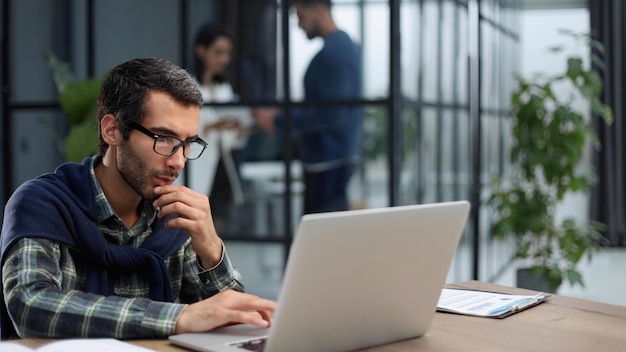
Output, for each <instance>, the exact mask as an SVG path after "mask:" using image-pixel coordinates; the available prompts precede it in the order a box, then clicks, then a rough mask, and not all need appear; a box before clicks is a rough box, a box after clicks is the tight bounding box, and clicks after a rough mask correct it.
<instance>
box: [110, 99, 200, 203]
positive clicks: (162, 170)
mask: <svg viewBox="0 0 626 352" xmlns="http://www.w3.org/2000/svg"><path fill="white" fill-rule="evenodd" d="M145 109H146V115H145V117H144V118H143V120H141V121H140V122H139V123H140V124H141V125H142V126H143V127H145V128H146V129H148V130H149V131H150V132H153V133H156V134H160V135H167V136H174V137H177V138H179V139H181V140H189V139H193V138H195V137H196V136H197V132H198V123H199V119H200V112H199V109H198V107H197V106H189V107H186V106H184V105H181V104H180V103H178V102H176V101H175V100H174V99H172V98H171V97H170V96H169V95H168V94H166V93H163V92H154V91H153V92H150V93H148V97H147V98H146V102H145ZM153 146H154V139H152V138H150V137H149V136H147V135H145V134H143V133H141V132H139V131H136V130H131V133H130V137H129V139H128V140H127V141H125V142H123V143H122V144H121V145H119V147H118V153H117V167H118V170H119V173H120V175H121V176H122V178H124V180H126V182H127V183H128V184H129V185H130V186H131V188H132V189H133V190H135V192H137V194H139V195H140V196H141V197H142V198H144V199H149V200H154V199H156V198H157V196H156V195H155V193H154V188H155V187H156V186H162V185H167V184H171V183H172V182H174V180H175V179H176V178H177V177H178V175H179V174H180V171H181V170H182V169H183V168H184V167H185V162H186V161H187V159H185V157H184V156H183V147H182V146H181V147H180V148H178V150H177V151H176V152H175V153H174V154H173V155H170V156H163V155H159V154H157V153H156V152H155V151H154V149H153Z"/></svg>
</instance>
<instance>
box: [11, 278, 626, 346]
mask: <svg viewBox="0 0 626 352" xmlns="http://www.w3.org/2000/svg"><path fill="white" fill-rule="evenodd" d="M448 287H451V288H454V287H456V288H469V289H478V290H485V291H494V292H503V293H517V294H532V293H533V291H529V290H524V289H518V288H512V287H505V286H499V285H495V284H490V283H485V282H479V281H468V282H463V283H458V284H452V285H448ZM130 342H131V343H133V344H136V345H140V346H144V347H147V348H151V349H154V350H156V351H162V352H181V351H188V350H186V349H183V348H178V347H176V346H174V345H171V344H170V343H169V342H168V341H167V340H152V341H150V340H137V341H130ZM22 343H23V344H25V345H28V346H31V347H37V346H40V345H42V344H43V343H45V340H22ZM624 350H626V307H625V306H617V305H610V304H604V303H598V302H592V301H587V300H581V299H576V298H568V297H564V296H559V295H553V296H552V297H551V298H550V300H549V301H548V302H546V303H542V304H540V305H539V306H537V307H534V308H531V309H528V310H526V311H523V312H520V313H517V314H514V315H511V316H509V317H507V318H504V319H490V318H478V317H469V316H462V315H456V314H447V313H436V314H435V317H434V319H433V323H432V325H431V327H430V330H429V331H428V332H427V333H426V334H425V335H424V336H422V337H420V338H415V339H410V340H405V341H400V342H396V343H391V344H388V345H384V346H379V347H374V348H369V349H366V350H364V351H368V352H403V351H529V352H530V351H532V352H536V351H568V352H569V351H585V352H586V351H603V352H605V351H624Z"/></svg>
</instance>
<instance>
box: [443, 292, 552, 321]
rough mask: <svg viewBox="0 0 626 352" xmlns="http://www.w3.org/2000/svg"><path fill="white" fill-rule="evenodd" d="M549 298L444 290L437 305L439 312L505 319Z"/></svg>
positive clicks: (540, 294) (541, 294)
mask: <svg viewBox="0 0 626 352" xmlns="http://www.w3.org/2000/svg"><path fill="white" fill-rule="evenodd" d="M547 298H548V296H547V295H545V294H544V293H543V292H541V293H538V294H536V295H534V296H524V295H509V294H505V293H494V292H483V291H474V290H460V289H447V288H444V289H443V290H442V291H441V296H440V297H439V302H438V303H437V311H439V312H447V313H457V314H464V315H473V316H477V317H491V318H504V317H506V316H509V315H511V314H514V313H517V312H519V311H522V310H524V309H527V308H530V307H533V306H536V305H537V304H539V303H541V302H544V301H546V300H547Z"/></svg>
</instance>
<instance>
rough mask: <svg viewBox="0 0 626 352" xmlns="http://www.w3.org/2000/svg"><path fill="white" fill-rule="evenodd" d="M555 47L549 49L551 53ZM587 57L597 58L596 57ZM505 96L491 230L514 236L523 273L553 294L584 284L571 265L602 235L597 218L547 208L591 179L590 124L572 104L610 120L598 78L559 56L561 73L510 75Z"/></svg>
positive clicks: (578, 59) (592, 136) (580, 62)
mask: <svg viewBox="0 0 626 352" xmlns="http://www.w3.org/2000/svg"><path fill="white" fill-rule="evenodd" d="M566 34H570V35H574V36H576V39H582V40H586V41H588V43H589V44H591V45H592V47H594V48H596V49H597V50H598V51H599V52H600V53H602V52H603V51H602V47H601V45H600V44H599V43H597V42H595V41H593V40H591V38H590V37H589V36H588V35H575V34H572V33H566ZM553 51H556V50H553ZM592 60H593V61H594V62H596V63H600V62H601V60H599V58H598V57H595V56H594V57H593V58H592ZM516 80H517V83H518V85H517V90H516V91H515V92H513V94H512V101H511V105H512V116H513V120H512V129H511V136H512V147H511V150H510V162H511V164H512V165H513V167H514V168H515V173H514V174H513V175H511V177H510V178H507V179H500V178H496V179H495V180H494V183H493V186H494V190H493V193H492V196H491V198H490V203H491V204H492V205H494V210H495V215H496V221H495V224H494V227H493V234H494V235H495V236H497V237H500V238H504V237H506V236H508V235H513V236H514V237H515V239H516V245H517V247H516V253H515V255H516V258H521V259H530V260H531V261H532V263H533V264H532V267H531V271H532V272H533V273H534V274H537V275H540V276H541V277H543V278H544V279H545V280H546V281H547V283H548V285H549V286H550V288H551V289H552V290H554V291H556V290H557V289H558V287H560V286H561V284H562V283H563V280H564V279H567V280H568V281H569V282H570V284H572V285H575V284H580V285H581V286H584V282H583V278H582V275H581V274H580V272H579V271H578V270H577V268H576V267H577V264H578V263H579V261H580V260H581V259H582V258H583V257H584V256H585V255H587V256H588V258H591V254H592V252H594V251H596V250H597V249H598V247H599V243H600V242H601V240H602V236H601V231H603V229H604V226H603V225H602V224H599V223H597V222H590V223H589V224H577V222H576V221H575V220H574V219H571V218H567V219H564V220H563V221H562V222H561V223H556V221H555V219H554V217H555V208H556V206H557V204H558V203H559V202H561V201H562V200H563V198H564V196H565V195H566V194H567V193H573V192H580V191H587V190H588V189H589V187H590V186H591V185H593V184H594V183H595V182H596V175H595V172H594V170H593V168H592V167H590V166H584V165H582V163H581V162H582V159H583V156H584V151H585V149H586V144H587V142H588V141H591V142H592V144H593V146H594V147H596V148H599V147H600V144H599V141H598V138H597V136H596V134H595V132H594V130H593V128H592V127H591V122H590V121H588V120H587V119H585V117H584V116H583V115H582V114H581V113H580V112H578V111H576V110H575V109H574V108H573V107H572V104H573V102H574V101H575V100H576V99H584V100H585V101H587V102H588V103H589V104H590V106H591V111H592V112H593V113H594V114H596V115H598V116H601V117H602V118H603V120H604V121H605V123H607V124H611V123H612V120H613V115H612V111H611V109H610V108H609V107H608V106H606V105H604V104H603V103H602V102H601V100H600V96H601V93H602V79H601V78H600V76H599V75H598V74H597V73H596V72H595V71H594V70H592V69H590V68H585V67H584V65H583V60H582V59H581V57H579V56H576V55H572V56H570V57H568V58H567V69H566V70H565V72H564V73H563V74H560V75H557V76H555V77H550V78H547V79H544V80H526V79H524V78H522V77H520V76H518V77H516ZM565 85H569V86H571V87H573V90H574V91H575V92H576V93H577V94H576V95H574V96H568V97H565V98H563V97H560V96H558V95H557V94H555V86H559V87H562V86H565Z"/></svg>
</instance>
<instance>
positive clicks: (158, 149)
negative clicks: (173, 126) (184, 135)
mask: <svg viewBox="0 0 626 352" xmlns="http://www.w3.org/2000/svg"><path fill="white" fill-rule="evenodd" d="M128 127H130V128H132V129H134V130H137V131H139V132H141V133H143V134H145V135H146V136H148V137H150V138H152V139H154V146H153V147H152V149H153V150H154V152H155V153H157V154H159V155H163V156H170V155H173V154H174V153H176V151H177V150H178V148H180V147H181V146H182V147H183V155H184V156H185V158H187V160H193V159H198V158H199V157H200V155H202V152H204V149H206V146H207V143H206V142H205V141H203V140H202V139H201V138H199V137H196V138H195V139H192V140H190V141H183V140H180V139H178V138H176V137H174V136H165V135H162V134H157V133H153V132H150V130H148V129H147V128H145V127H143V126H142V125H140V124H138V123H136V122H129V123H128Z"/></svg>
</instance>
